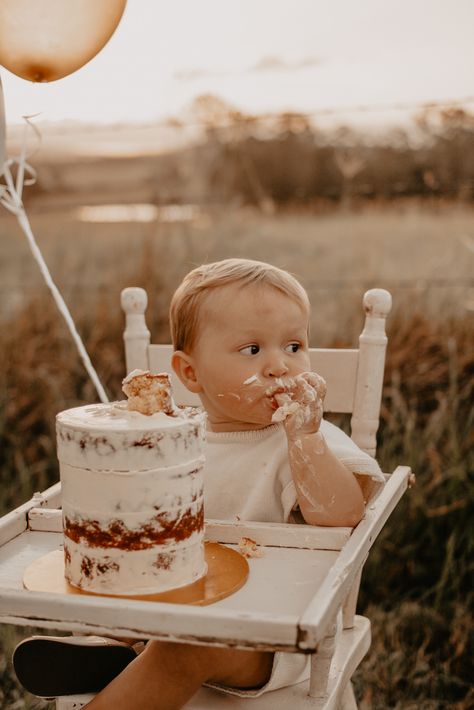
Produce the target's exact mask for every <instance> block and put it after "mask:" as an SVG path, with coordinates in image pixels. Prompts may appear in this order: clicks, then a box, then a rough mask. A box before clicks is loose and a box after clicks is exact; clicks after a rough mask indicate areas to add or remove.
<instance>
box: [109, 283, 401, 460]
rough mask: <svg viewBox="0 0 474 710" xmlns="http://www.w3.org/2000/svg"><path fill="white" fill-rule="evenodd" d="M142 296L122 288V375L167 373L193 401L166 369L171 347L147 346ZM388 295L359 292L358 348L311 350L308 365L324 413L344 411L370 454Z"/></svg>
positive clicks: (182, 397) (178, 394)
mask: <svg viewBox="0 0 474 710" xmlns="http://www.w3.org/2000/svg"><path fill="white" fill-rule="evenodd" d="M147 301H148V299H147V294H146V291H144V290H143V289H142V288H126V289H124V290H123V291H122V308H123V310H124V311H125V316H126V326H125V332H124V340H125V357H126V368H127V373H128V372H131V371H132V370H135V369H141V370H150V371H152V372H168V373H170V374H171V381H172V385H173V394H174V397H175V400H176V401H177V402H178V403H179V404H186V405H199V404H200V400H199V397H198V396H197V395H195V394H192V393H191V392H189V391H188V390H187V389H186V388H185V387H184V386H183V385H182V384H181V382H180V380H179V379H178V378H177V377H176V375H175V374H174V372H173V369H172V367H171V356H172V353H173V347H172V345H155V344H153V345H152V344H150V331H149V330H148V328H147V325H146V322H145V310H146V306H147ZM391 306H392V298H391V296H390V293H389V292H388V291H385V290H383V289H371V290H370V291H367V292H366V293H365V294H364V297H363V307H364V310H365V323H364V328H363V330H362V333H361V335H360V336H359V347H358V348H357V349H349V348H337V349H327V348H311V349H310V360H311V369H312V370H314V371H315V372H318V373H319V374H320V375H322V377H324V379H325V380H326V382H327V395H326V400H325V406H324V408H325V411H327V412H335V413H350V414H352V417H351V437H352V439H353V440H354V441H355V443H356V444H357V445H358V446H359V447H360V448H361V449H362V450H363V451H366V452H367V453H368V454H370V455H371V456H374V455H375V450H376V432H377V429H378V425H379V416H380V402H381V397H382V385H383V373H384V367H385V350H386V346H387V336H386V333H385V319H386V317H387V315H388V313H389V312H390V309H391Z"/></svg>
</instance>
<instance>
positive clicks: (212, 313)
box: [24, 259, 383, 710]
mask: <svg viewBox="0 0 474 710" xmlns="http://www.w3.org/2000/svg"><path fill="white" fill-rule="evenodd" d="M309 313H310V308H309V301H308V297H307V294H306V292H305V290H304V289H303V287H302V286H301V285H300V284H299V282H298V281H297V280H296V279H295V278H294V277H293V276H291V275H290V274H289V273H287V272H286V271H283V270H280V269H278V268H276V267H274V266H271V265H269V264H265V263H262V262H256V261H249V260H245V259H227V260H224V261H221V262H217V263H214V264H206V265H203V266H200V267H198V268H197V269H194V270H193V271H191V272H190V273H189V274H188V275H187V276H186V277H185V279H184V280H183V282H182V283H181V285H180V286H179V287H178V289H177V291H176V292H175V294H174V296H173V299H172V303H171V309H170V323H171V331H172V338H173V345H174V354H173V368H174V370H175V372H176V374H177V375H178V377H179V378H180V380H181V381H182V383H183V384H184V385H185V386H186V387H187V389H188V390H190V391H191V392H194V393H197V394H198V395H199V397H200V399H201V401H202V404H203V407H204V408H205V410H206V412H207V417H208V419H207V426H208V433H207V452H206V465H205V469H204V491H205V511H206V517H208V518H220V519H234V520H235V519H237V520H253V521H262V522H263V521H268V522H288V521H289V520H292V519H298V518H299V519H301V517H302V519H303V520H304V521H305V522H306V523H308V524H310V525H327V526H354V525H356V524H357V523H358V522H359V520H360V519H361V518H362V516H363V513H364V496H363V493H362V488H361V486H360V485H359V483H358V480H357V478H356V475H355V474H359V477H360V479H364V478H365V479H366V480H367V481H371V480H372V479H379V480H383V478H382V476H381V474H380V469H379V468H378V466H377V464H376V462H375V461H374V460H373V459H371V458H370V457H369V456H367V455H366V454H364V453H363V452H362V451H360V450H359V449H358V448H357V447H356V446H355V444H353V442H352V441H351V440H350V439H349V438H348V437H346V435H345V434H343V432H341V431H340V430H339V429H337V428H336V427H334V426H332V425H331V424H329V423H328V422H325V421H323V419H322V412H323V400H324V395H325V389H326V388H325V383H324V381H323V380H322V378H321V377H320V376H319V375H318V374H316V373H314V372H311V369H310V361H309V353H308V327H309ZM345 458H346V459H347V461H348V462H350V464H349V463H348V464H347V465H345V463H344V459H345ZM64 642H65V640H64V639H63V640H62V641H61V640H60V641H58V643H64ZM24 643H27V642H24ZM65 645H66V646H67V644H65ZM75 645H77V642H76V643H75V644H71V646H70V648H69V649H66V650H69V651H70V650H71V649H72V651H71V653H72V654H74V652H75V649H74V646H75ZM32 653H33V646H32ZM33 661H34V659H33V658H32V662H33ZM72 661H73V659H72ZM37 662H40V659H37ZM184 669H185V670H184ZM307 676H308V663H307V657H306V656H304V655H299V654H286V653H275V654H273V653H269V652H257V651H242V650H236V649H217V648H211V647H205V646H193V645H187V644H177V643H168V642H160V641H150V642H149V643H148V644H147V645H146V647H145V650H144V651H143V652H142V653H140V655H138V656H137V657H136V658H135V659H134V660H133V661H132V662H131V663H129V664H128V665H127V666H126V667H125V669H124V670H123V671H122V672H121V673H119V674H118V675H117V676H116V677H115V678H114V680H112V682H111V683H110V684H109V685H107V686H106V687H105V688H104V689H103V690H102V691H101V692H100V693H99V694H98V695H97V696H96V697H95V698H94V699H93V700H92V701H91V702H90V703H89V704H88V706H87V707H88V708H90V710H100V709H101V708H104V709H109V708H111V707H114V709H115V710H120V709H122V708H123V709H124V710H130V708H134V709H135V708H136V709H137V710H152V709H153V710H160V709H162V708H163V709H164V710H174V709H176V710H177V709H178V708H181V707H183V706H184V705H185V703H186V702H187V701H188V700H189V698H191V697H192V696H193V695H194V693H195V692H196V691H197V690H198V689H199V688H200V686H201V685H202V684H207V685H211V686H213V687H217V688H219V689H220V690H221V691H222V692H225V693H230V694H234V695H239V696H243V697H255V696H258V695H261V694H262V693H264V692H267V691H269V690H274V689H277V688H280V687H284V686H286V685H291V684H293V683H296V682H299V681H301V680H303V679H304V678H305V677H307ZM85 685H86V683H85ZM52 690H54V688H52ZM88 690H93V689H92V688H87V687H83V688H82V692H87V691H88ZM76 692H77V690H76ZM49 694H50V695H54V694H55V693H54V692H50V693H49ZM250 705H251V703H250Z"/></svg>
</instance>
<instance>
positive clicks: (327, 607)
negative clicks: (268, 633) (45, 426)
mask: <svg viewBox="0 0 474 710" xmlns="http://www.w3.org/2000/svg"><path fill="white" fill-rule="evenodd" d="M411 475H412V474H411V469H410V468H409V467H408V466H398V467H397V468H396V469H395V471H394V472H393V473H392V475H391V476H390V477H389V478H388V480H387V483H386V484H385V486H384V487H383V489H382V490H381V492H380V493H379V495H378V496H377V498H376V499H374V500H373V501H372V502H371V503H370V504H369V506H368V508H367V510H366V512H365V515H364V517H363V519H362V520H361V521H360V523H359V524H358V525H357V526H356V527H355V528H354V531H353V533H352V535H351V537H350V539H349V540H348V541H347V543H346V544H345V545H344V547H343V548H342V550H341V553H340V555H339V557H338V559H337V561H336V563H335V564H334V565H333V567H332V568H331V569H330V570H329V573H328V575H327V577H326V578H325V580H324V582H323V584H322V585H321V586H320V588H319V589H318V591H317V592H316V594H315V595H314V597H313V599H312V600H311V602H310V603H309V605H308V606H307V608H306V610H305V612H304V614H303V615H302V616H301V619H300V623H299V637H298V645H299V647H300V648H301V649H302V650H313V649H316V648H317V646H318V643H319V642H320V641H321V639H323V638H324V636H325V635H326V631H327V628H328V625H329V624H330V623H331V621H332V620H333V619H334V618H335V616H336V614H337V612H338V610H339V608H340V607H341V605H342V603H343V602H344V600H345V598H346V596H347V594H348V593H349V591H350V588H351V585H352V583H353V581H354V579H355V576H356V574H357V573H358V571H359V569H360V568H361V566H362V565H363V563H364V561H365V559H366V557H367V555H368V553H369V551H370V548H371V547H372V545H373V543H374V542H375V540H376V538H377V535H378V534H379V532H380V531H381V530H382V528H383V526H384V524H385V522H386V521H387V519H388V518H389V516H390V514H391V512H392V511H393V509H394V508H395V506H396V505H397V503H398V501H399V500H400V498H401V497H402V495H403V494H404V492H405V490H406V489H407V487H408V485H409V480H410V477H411Z"/></svg>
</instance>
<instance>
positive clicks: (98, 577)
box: [56, 370, 206, 595]
mask: <svg viewBox="0 0 474 710" xmlns="http://www.w3.org/2000/svg"><path fill="white" fill-rule="evenodd" d="M123 389H124V392H125V393H126V394H127V395H128V396H129V399H128V401H127V400H124V401H123V402H115V403H111V404H92V405H86V406H82V407H76V408H73V409H68V410H66V411H64V412H60V413H59V414H58V415H57V418H56V430H57V444H58V458H59V463H60V475H61V483H62V500H63V504H62V506H63V531H64V560H65V576H66V579H67V580H68V582H69V583H70V584H71V585H73V586H75V587H78V588H79V589H82V590H84V591H88V592H94V593H99V594H100V593H102V594H113V595H148V594H157V593H160V592H165V591H168V590H170V589H175V588H178V587H181V586H184V585H188V584H191V583H192V582H194V581H196V580H198V579H200V578H201V577H202V576H203V575H204V574H205V573H206V563H205V559H204V541H203V537H204V509H203V485H202V475H201V469H202V467H203V464H204V456H203V451H204V442H205V414H204V413H203V412H202V411H201V410H199V409H196V408H194V407H183V408H180V407H177V406H176V405H175V404H174V403H173V400H172V396H171V387H170V380H169V376H168V375H167V374H157V375H155V374H151V373H150V372H145V371H141V370H135V371H133V372H131V373H130V374H129V375H128V376H127V377H126V378H125V380H124V382H123Z"/></svg>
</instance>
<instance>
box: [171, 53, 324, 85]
mask: <svg viewBox="0 0 474 710" xmlns="http://www.w3.org/2000/svg"><path fill="white" fill-rule="evenodd" d="M320 64H322V59H319V58H318V57H304V58H303V59H299V60H297V61H294V62H290V61H287V60H285V59H281V58H280V57H262V59H260V60H259V61H258V62H257V63H256V64H254V65H253V66H251V67H248V68H247V69H243V70H242V69H227V70H226V69H224V70H221V71H215V70H213V69H202V68H200V69H199V68H198V69H182V70H180V71H177V72H175V73H174V75H173V76H174V78H175V79H176V80H177V81H189V82H191V81H198V80H199V79H210V78H215V77H220V78H222V77H229V76H239V75H242V74H257V73H263V72H273V73H276V72H285V73H288V72H295V71H301V70H304V69H311V68H312V67H317V66H319V65H320Z"/></svg>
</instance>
